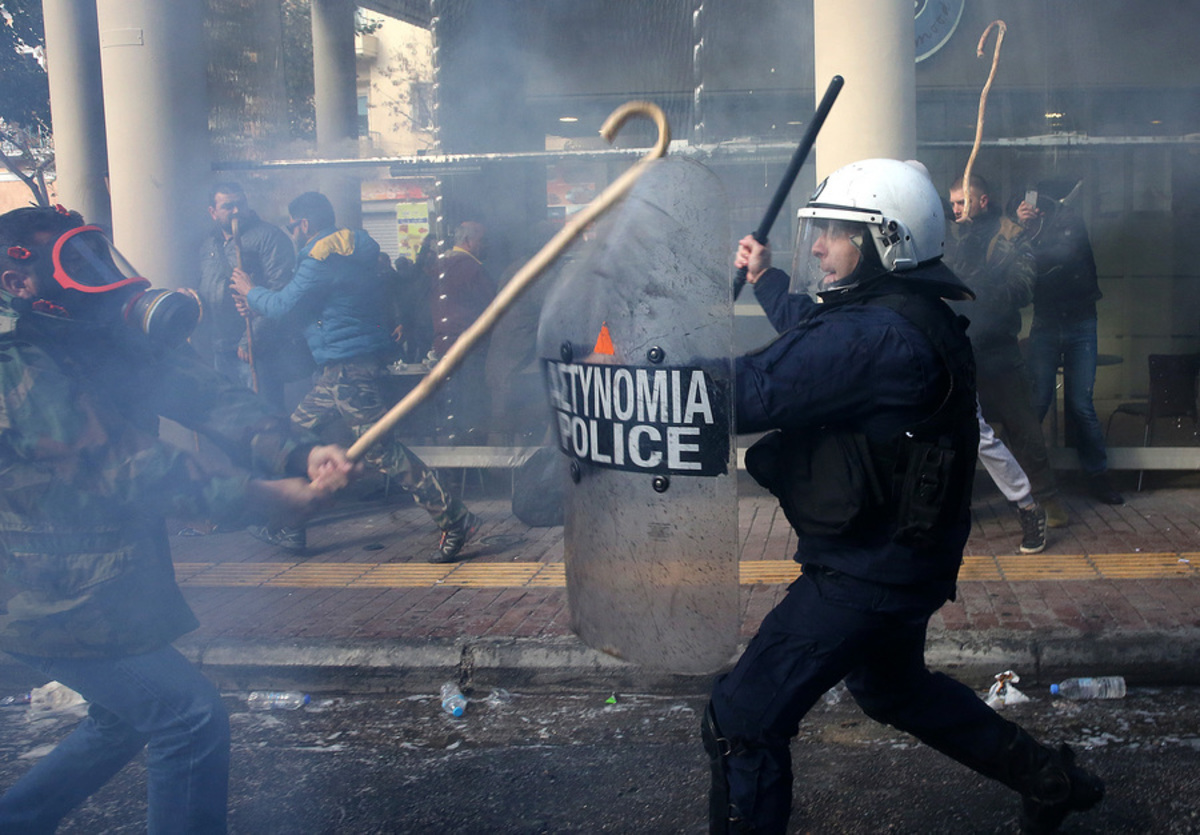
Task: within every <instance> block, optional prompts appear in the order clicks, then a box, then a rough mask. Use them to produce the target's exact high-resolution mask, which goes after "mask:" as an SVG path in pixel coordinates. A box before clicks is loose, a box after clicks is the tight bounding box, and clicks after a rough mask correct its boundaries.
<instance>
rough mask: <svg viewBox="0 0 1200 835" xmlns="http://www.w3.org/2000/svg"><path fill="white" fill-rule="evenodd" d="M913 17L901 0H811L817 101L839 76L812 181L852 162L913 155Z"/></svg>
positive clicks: (904, 0) (914, 108)
mask: <svg viewBox="0 0 1200 835" xmlns="http://www.w3.org/2000/svg"><path fill="white" fill-rule="evenodd" d="M913 20H914V17H913V5H912V3H910V2H908V0H813V33H814V37H813V40H814V49H813V59H814V66H815V74H816V78H815V83H816V95H817V98H820V96H821V95H823V94H824V92H825V87H826V85H828V84H829V79H831V78H833V76H835V75H840V76H842V77H843V78H845V79H846V86H845V87H844V88H843V89H842V92H841V95H839V96H838V100H837V104H835V105H834V106H833V110H832V111H830V113H829V119H828V120H827V121H826V122H825V126H824V127H823V128H822V129H821V134H820V136H818V137H817V144H816V167H817V180H818V181H820V180H821V179H822V178H824V177H825V176H826V175H827V174H829V173H830V172H831V171H834V170H836V169H838V168H840V167H842V166H843V165H845V164H847V163H850V162H854V161H855V160H860V159H867V158H869V157H889V158H892V159H912V158H913V157H915V156H916V151H917V128H916V109H917V85H916V49H915V39H916V33H915V28H914V25H913Z"/></svg>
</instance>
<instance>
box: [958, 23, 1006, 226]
mask: <svg viewBox="0 0 1200 835" xmlns="http://www.w3.org/2000/svg"><path fill="white" fill-rule="evenodd" d="M993 29H997V30H998V31H997V34H996V47H995V49H993V50H992V69H991V71H990V72H989V73H988V77H987V83H985V84H984V85H983V92H981V93H980V94H979V118H978V119H976V120H975V145H974V146H973V147H972V148H971V156H969V157H967V169H966V171H964V172H963V216H962V220H961V221H959V222H960V223H963V222H968V221H970V220H971V166H973V165H974V164H975V155H976V154H978V153H979V143H980V142H982V141H983V112H984V111H985V110H986V109H987V97H988V92H989V91H990V90H991V89H992V80H993V79H994V78H995V77H996V67H997V65H999V63H1000V44H1002V43H1004V33H1005V32H1007V31H1008V26H1007V25H1005V23H1004V21H1003V20H993V21H992V22H991V23H989V24H988V27H987V28H986V29H984V30H983V34H982V35H980V36H979V46H977V47H976V48H975V55H976V57H979V58H982V57H983V47H984V45H985V44H987V37H988V35H989V34H990V33H991V31H992V30H993Z"/></svg>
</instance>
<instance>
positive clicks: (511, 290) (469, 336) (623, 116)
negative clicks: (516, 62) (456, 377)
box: [346, 101, 671, 461]
mask: <svg viewBox="0 0 1200 835" xmlns="http://www.w3.org/2000/svg"><path fill="white" fill-rule="evenodd" d="M634 116H646V117H648V118H650V119H653V120H654V122H655V124H657V125H658V142H656V143H655V145H654V147H653V148H651V149H650V150H649V151H647V152H646V154H645V155H644V156H642V157H641V158H640V159H639V160H638V161H637V162H635V163H634V164H633V165H632V166H630V167H629V168H628V169H627V170H626V171H625V172H624V173H623V174H621V176H619V177H618V178H617V179H615V180H613V181H612V183H610V184H609V186H608V188H606V189H604V191H602V192H600V194H599V196H598V197H597V198H596V199H595V200H593V201H592V202H591V203H589V204H588V205H587V206H586V207H584V209H583V210H582V211H579V212H576V213H575V214H574V215H572V216H571V220H570V221H568V222H567V223H566V225H564V226H563V228H562V229H561V230H559V232H558V234H557V235H555V236H554V237H553V238H551V239H550V240H549V242H547V244H546V245H545V246H544V247H542V248H541V250H539V251H538V253H537V254H536V255H534V256H533V257H532V258H530V259H529V261H527V262H526V263H525V266H523V267H521V269H520V270H518V271H517V274H516V275H514V276H513V277H512V278H511V279H509V282H508V284H506V285H504V289H503V290H501V291H500V292H499V294H497V296H496V298H494V299H492V303H491V304H489V305H488V306H487V308H486V309H485V310H484V311H483V313H481V314H479V318H478V319H476V320H475V321H474V322H473V323H472V324H471V326H470V327H469V328H467V329H466V330H465V331H463V332H462V334H461V335H460V336H459V337H458V339H456V340H455V341H454V344H453V345H451V346H450V350H449V351H447V352H446V355H445V356H444V357H442V359H441V360H440V361H439V362H438V364H437V365H435V366H434V367H433V369H432V370H431V371H430V372H429V373H428V374H426V375H425V377H424V378H422V380H421V382H420V383H418V384H417V386H416V387H415V388H414V389H413V390H412V391H410V392H409V393H408V394H407V395H405V397H404V399H402V400H401V401H400V402H399V403H397V404H396V405H395V406H393V407H392V408H391V409H390V410H389V411H388V413H387V414H386V415H384V416H383V417H381V418H380V419H379V420H378V421H377V422H376V423H375V425H374V426H372V427H371V428H370V429H368V430H367V431H366V432H364V433H363V434H362V436H361V437H359V439H358V440H357V441H355V442H354V445H353V446H351V447H350V449H348V450H347V451H346V457H347V458H349V459H350V460H351V461H357V460H358V459H359V458H361V457H362V456H363V454H364V453H366V451H367V450H368V449H370V448H371V447H372V446H373V445H374V444H375V443H376V442H377V441H378V440H379V439H380V438H382V437H383V435H384V434H386V433H387V432H388V431H389V430H390V429H391V428H392V427H393V426H395V425H396V424H397V423H398V422H399V421H400V420H401V419H402V418H403V417H404V416H405V415H407V414H408V413H409V412H411V411H412V410H413V409H415V408H416V407H417V406H419V405H421V403H423V402H424V401H425V400H427V399H428V398H429V396H430V395H431V394H433V392H434V391H435V390H436V389H437V387H438V386H439V385H441V384H442V382H444V381H445V379H446V378H447V377H449V376H450V374H451V372H453V371H454V369H456V368H457V367H458V366H459V365H460V364H461V363H462V360H463V358H464V357H465V356H466V355H467V353H468V352H469V351H470V350H471V348H472V347H474V345H475V343H476V342H478V341H479V340H480V339H482V338H483V337H484V336H485V335H486V334H487V333H488V331H490V330H491V329H492V327H493V326H494V325H495V324H496V322H497V320H499V318H500V317H501V315H503V313H504V311H505V310H507V309H508V308H509V306H510V305H512V303H513V302H514V301H515V300H516V298H517V297H518V296H519V295H521V293H522V292H524V290H525V288H527V287H528V286H529V285H531V284H532V283H533V282H534V281H535V280H536V279H537V278H538V276H540V275H541V274H542V273H543V272H544V271H545V269H546V268H547V267H549V266H550V265H551V264H552V263H554V259H556V258H557V257H558V256H559V255H560V254H561V253H562V251H563V250H564V249H566V247H567V245H568V244H569V243H571V241H573V240H575V238H577V237H578V236H579V234H580V233H581V232H583V230H584V229H586V228H587V226H588V224H590V223H591V222H592V221H593V220H595V219H596V218H598V217H599V216H600V215H602V214H604V213H605V212H606V211H608V210H609V209H610V208H612V206H613V204H615V203H616V202H617V201H618V200H620V199H621V198H622V197H624V196H625V194H626V192H628V191H629V189H631V188H632V187H633V184H634V183H635V182H637V179H638V178H639V177H641V176H642V173H643V172H644V171H645V170H646V166H647V165H648V164H650V163H651V162H653V161H654V160H656V159H658V158H659V157H661V156H663V155H664V154H666V152H667V146H668V145H669V144H670V143H671V127H670V125H668V124H667V117H666V115H665V114H664V113H663V112H662V109H661V108H660V107H659V106H658V105H656V104H654V103H652V102H648V101H631V102H626V103H625V104H623V105H621V106H620V107H618V108H617V109H616V110H614V111H613V112H612V113H611V114H610V115H609V117H608V118H607V119H605V120H604V125H603V126H602V127H601V128H600V135H601V136H603V137H604V138H605V139H606V140H607V141H609V142H612V141H613V138H614V137H615V136H616V135H617V132H618V131H619V130H620V129H621V126H622V125H624V124H625V123H626V122H627V121H629V119H631V118H632V117H634Z"/></svg>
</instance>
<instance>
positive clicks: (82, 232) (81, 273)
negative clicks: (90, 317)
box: [52, 226, 150, 293]
mask: <svg viewBox="0 0 1200 835" xmlns="http://www.w3.org/2000/svg"><path fill="white" fill-rule="evenodd" d="M52 259H53V263H54V280H55V281H57V282H58V283H59V285H60V286H62V287H64V288H66V289H70V290H78V291H80V292H82V293H107V292H109V291H111V290H116V289H117V288H119V287H125V286H128V285H130V284H140V285H143V286H149V284H150V282H149V281H148V280H146V279H144V278H142V277H140V276H139V275H137V273H136V272H135V271H134V269H133V267H132V266H131V265H130V264H129V262H128V261H126V260H125V258H124V256H122V255H121V253H120V252H119V251H118V250H117V248H116V247H115V246H113V244H112V242H111V241H110V240H109V239H108V238H107V237H106V236H105V235H104V232H103V231H102V230H101V229H100V227H98V226H79V227H76V228H75V229H72V230H70V231H69V232H67V233H66V234H64V235H62V236H61V237H59V239H58V240H57V241H55V242H54V251H53V255H52Z"/></svg>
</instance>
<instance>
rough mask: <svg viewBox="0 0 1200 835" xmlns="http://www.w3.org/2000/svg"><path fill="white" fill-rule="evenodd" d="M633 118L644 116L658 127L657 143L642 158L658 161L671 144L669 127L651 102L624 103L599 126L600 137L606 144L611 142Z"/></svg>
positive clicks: (664, 115) (662, 115)
mask: <svg viewBox="0 0 1200 835" xmlns="http://www.w3.org/2000/svg"><path fill="white" fill-rule="evenodd" d="M634 116H645V117H647V118H650V119H653V120H654V124H655V125H657V126H658V142H656V143H654V147H653V148H652V149H650V151H649V152H647V154H646V156H645V157H643V158H642V159H658V158H659V157H661V156H662V155H663V154H665V153H666V152H667V146H668V145H670V144H671V126H670V125H669V124H667V115H666V114H665V113H663V112H662V108H661V107H659V106H658V105H657V104H654V103H653V102H648V101H627V102H625V103H624V104H623V105H621V106H620V107H618V108H617V109H616V110H614V111H613V112H612V113H610V114H608V118H607V119H605V120H604V124H603V125H601V126H600V135H601V136H603V137H604V138H605V140H607V141H608V142H612V141H613V139H614V138H615V137H616V135H617V132H618V131H620V130H621V128H622V127H624V126H625V123H626V122H628V121H629V120H630V119H631V118H633V117H634Z"/></svg>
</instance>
